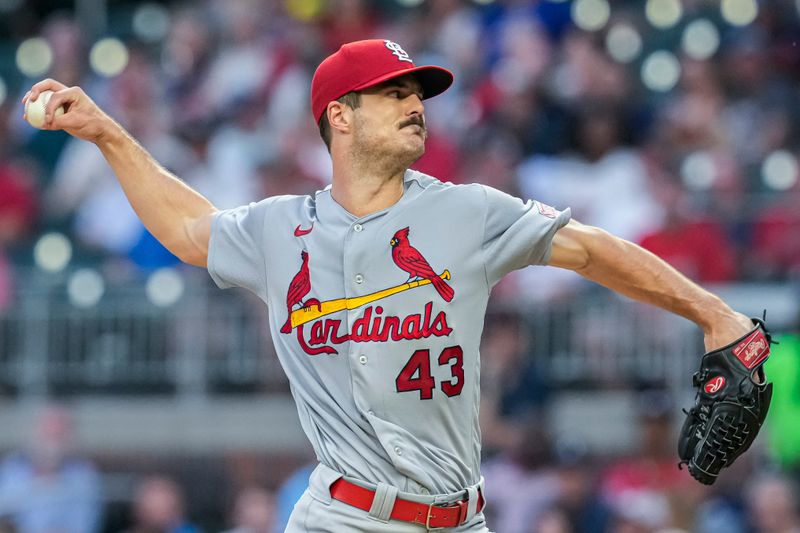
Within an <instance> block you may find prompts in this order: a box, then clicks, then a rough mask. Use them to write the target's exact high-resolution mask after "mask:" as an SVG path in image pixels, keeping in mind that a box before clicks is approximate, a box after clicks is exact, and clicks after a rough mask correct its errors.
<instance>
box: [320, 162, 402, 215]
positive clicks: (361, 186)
mask: <svg viewBox="0 0 800 533" xmlns="http://www.w3.org/2000/svg"><path fill="white" fill-rule="evenodd" d="M363 163H364V164H356V163H355V162H354V161H352V160H350V161H347V162H340V161H337V160H336V158H334V163H333V186H332V187H331V195H332V196H333V199H334V200H336V203H338V204H339V205H341V206H342V207H343V208H345V209H346V210H347V211H348V212H349V213H351V214H353V215H355V216H357V217H364V216H367V215H369V214H371V213H376V212H378V211H382V210H384V209H387V208H389V207H391V206H393V205H394V204H396V203H397V202H399V201H400V198H402V197H403V177H404V176H405V169H400V168H379V167H376V163H378V162H377V161H374V162H371V163H370V162H366V161H365V162H363Z"/></svg>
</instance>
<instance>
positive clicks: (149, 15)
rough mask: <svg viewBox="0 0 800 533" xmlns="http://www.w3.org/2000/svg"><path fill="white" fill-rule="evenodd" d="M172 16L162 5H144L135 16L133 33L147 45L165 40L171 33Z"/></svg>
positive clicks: (137, 10)
mask: <svg viewBox="0 0 800 533" xmlns="http://www.w3.org/2000/svg"><path fill="white" fill-rule="evenodd" d="M169 25H170V16H169V11H167V8H166V7H164V6H162V5H161V4H142V5H141V6H139V7H138V8H137V9H136V12H135V13H134V14H133V32H134V33H135V34H136V36H137V37H138V38H139V39H141V40H142V41H144V42H147V43H157V42H159V41H162V40H164V38H165V37H166V36H167V33H168V32H169Z"/></svg>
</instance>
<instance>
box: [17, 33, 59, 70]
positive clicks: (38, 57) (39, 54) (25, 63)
mask: <svg viewBox="0 0 800 533" xmlns="http://www.w3.org/2000/svg"><path fill="white" fill-rule="evenodd" d="M52 64H53V50H52V49H51V48H50V43H48V42H47V41H46V40H44V39H42V38H41V37H32V38H30V39H26V40H24V41H22V43H20V45H19V47H18V48H17V68H18V69H19V70H20V72H22V73H23V74H24V75H25V76H28V77H29V78H35V77H37V76H41V75H42V74H44V73H45V72H47V71H48V70H50V66H51V65H52Z"/></svg>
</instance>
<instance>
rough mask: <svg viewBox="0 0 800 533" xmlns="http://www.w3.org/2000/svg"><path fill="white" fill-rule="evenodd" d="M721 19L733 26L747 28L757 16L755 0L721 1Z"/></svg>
mask: <svg viewBox="0 0 800 533" xmlns="http://www.w3.org/2000/svg"><path fill="white" fill-rule="evenodd" d="M720 10H721V11H722V18H724V19H725V21H726V22H727V23H728V24H733V25H734V26H747V25H748V24H750V23H751V22H753V21H754V20H756V17H757V16H758V4H757V3H756V0H722V2H721V3H720Z"/></svg>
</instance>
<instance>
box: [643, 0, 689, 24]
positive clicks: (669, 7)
mask: <svg viewBox="0 0 800 533" xmlns="http://www.w3.org/2000/svg"><path fill="white" fill-rule="evenodd" d="M644 12H645V16H646V17H647V21H648V22H649V23H650V24H652V25H653V26H654V27H656V28H660V29H662V30H664V29H668V28H671V27H673V26H674V25H675V24H677V23H678V21H680V20H681V17H682V16H683V6H682V5H681V2H680V0H647V4H646V5H645V10H644Z"/></svg>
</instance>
